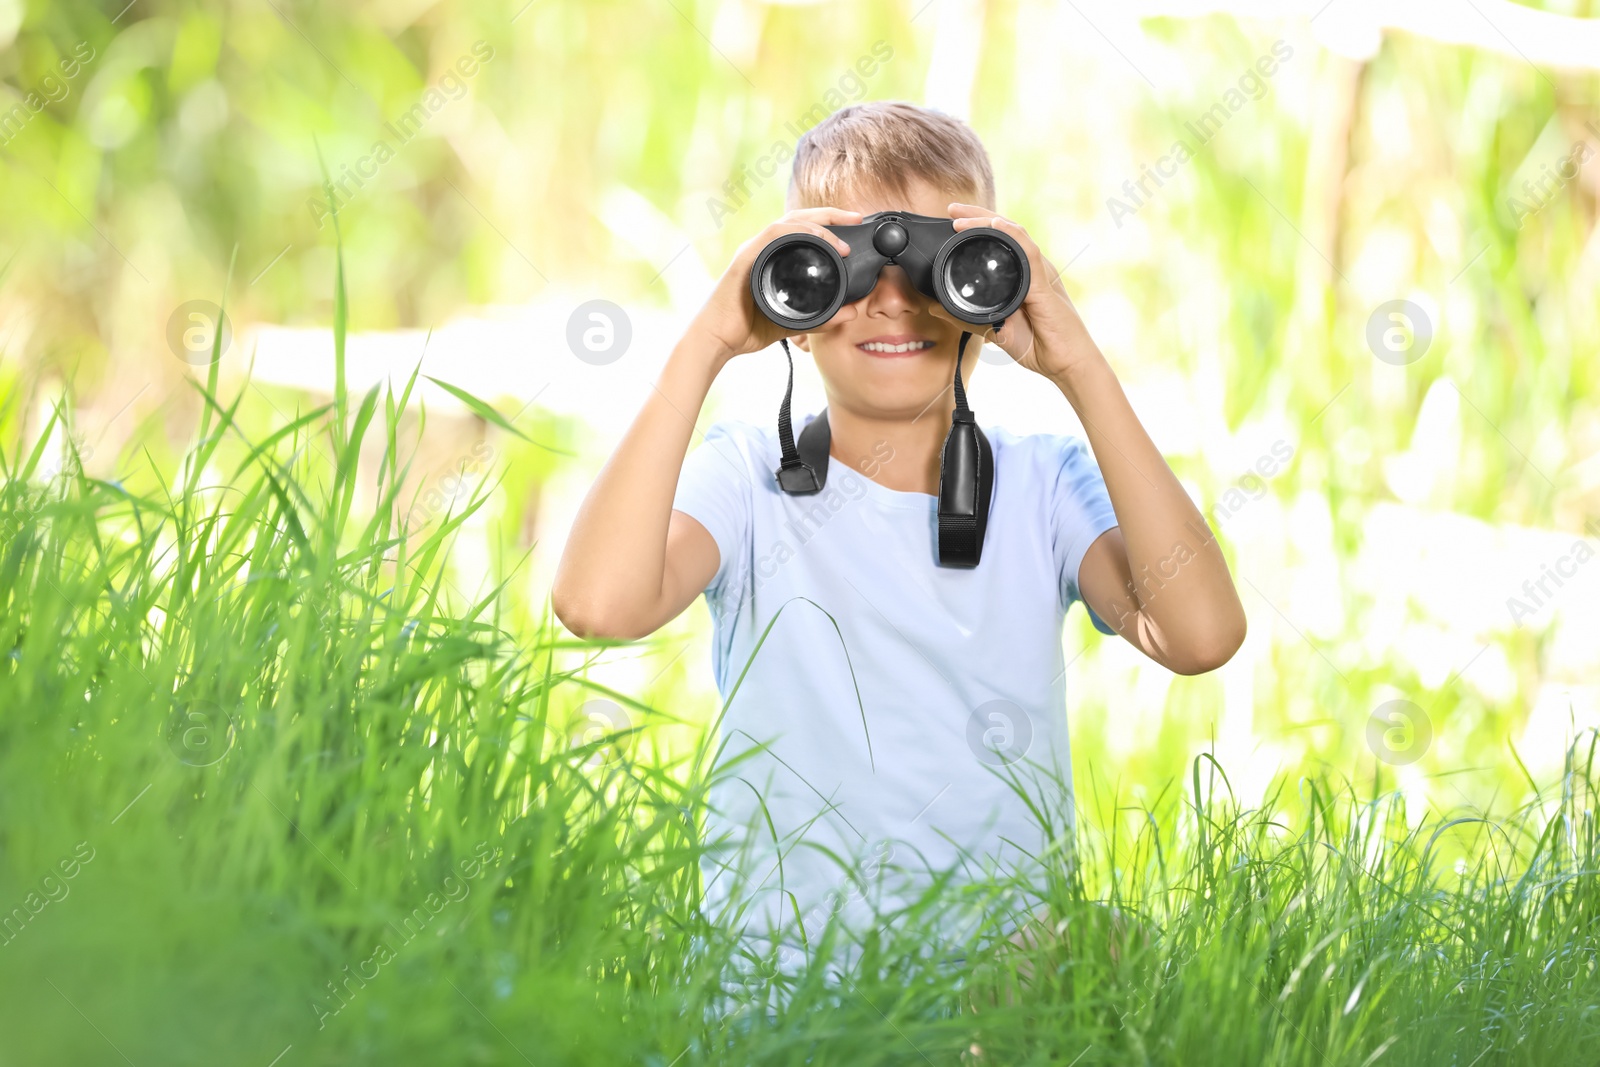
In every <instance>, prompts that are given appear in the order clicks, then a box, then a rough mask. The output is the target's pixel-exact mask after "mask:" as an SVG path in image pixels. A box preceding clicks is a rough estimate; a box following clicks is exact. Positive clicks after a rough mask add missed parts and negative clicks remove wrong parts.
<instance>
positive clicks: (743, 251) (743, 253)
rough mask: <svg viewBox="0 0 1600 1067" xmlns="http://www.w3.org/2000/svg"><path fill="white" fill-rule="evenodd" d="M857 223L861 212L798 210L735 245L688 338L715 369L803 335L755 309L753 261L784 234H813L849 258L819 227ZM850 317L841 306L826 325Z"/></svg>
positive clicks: (852, 313)
mask: <svg viewBox="0 0 1600 1067" xmlns="http://www.w3.org/2000/svg"><path fill="white" fill-rule="evenodd" d="M860 221H861V213H860V212H857V211H843V210H841V209H839V208H832V207H814V208H801V209H800V210H798V211H791V212H789V213H788V214H786V215H784V216H783V218H781V219H779V220H778V221H777V222H774V223H773V224H772V225H770V226H768V227H767V228H766V229H764V230H762V231H761V232H760V233H758V234H756V235H755V236H754V237H752V238H750V240H748V241H746V242H745V243H744V244H742V245H740V246H739V251H737V252H736V253H734V256H733V262H732V263H730V264H728V269H727V270H726V271H725V272H723V275H722V278H721V279H720V280H719V281H718V282H717V287H716V289H715V290H713V291H712V293H711V298H710V299H709V300H707V301H706V306H705V307H703V308H701V309H700V313H699V314H697V315H696V316H695V317H694V322H693V323H691V324H690V326H689V333H690V334H693V335H696V336H698V337H700V338H701V339H702V340H704V341H705V342H706V343H708V344H709V345H711V346H712V348H713V349H714V350H715V352H716V353H717V357H718V361H719V362H718V366H719V367H720V366H721V364H722V363H726V362H727V361H728V360H730V359H732V358H733V357H734V356H739V355H743V354H744V353H746V352H757V351H760V350H761V349H763V348H766V347H767V346H768V345H770V344H772V343H774V342H775V341H777V340H779V339H780V338H784V337H793V336H795V335H796V334H798V333H801V332H803V331H800V330H786V329H784V328H783V327H781V326H779V325H778V324H777V323H775V322H772V321H771V320H770V319H768V318H767V317H766V316H765V315H763V314H761V313H760V312H759V311H757V310H756V303H755V300H754V299H753V298H752V297H751V296H750V268H751V267H752V266H753V265H754V264H755V261H756V256H758V255H760V254H761V250H762V249H763V248H765V247H767V245H769V244H771V243H772V242H773V241H774V240H776V239H777V238H779V237H781V236H783V235H784V234H786V233H810V234H815V235H816V236H818V237H820V238H822V239H823V240H824V241H827V242H828V243H829V244H831V245H833V247H834V248H836V249H838V250H839V254H840V255H841V256H848V255H849V254H850V246H849V245H847V244H845V243H844V241H843V240H841V239H840V238H838V237H836V236H834V235H833V233H832V232H831V231H829V230H826V229H824V228H823V227H824V226H826V225H831V224H842V225H846V226H850V225H854V224H855V223H858V222H860ZM855 314H856V312H855V308H854V307H853V306H852V305H846V306H844V307H842V308H840V309H839V313H838V314H837V315H835V316H834V317H833V318H832V319H831V320H829V321H830V322H832V323H838V322H845V321H848V320H849V319H853V318H855Z"/></svg>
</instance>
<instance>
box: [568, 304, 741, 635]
mask: <svg viewBox="0 0 1600 1067" xmlns="http://www.w3.org/2000/svg"><path fill="white" fill-rule="evenodd" d="M724 362H725V357H724V356H723V355H722V353H721V352H719V351H718V349H717V347H716V346H715V345H714V344H713V343H710V342H708V341H705V340H703V339H701V338H700V337H698V336H697V335H694V334H689V335H686V336H685V337H684V338H683V339H682V340H681V341H679V342H678V344H677V345H676V346H675V347H674V348H673V350H672V354H671V355H670V356H668V358H667V362H666V365H665V367H663V369H662V372H661V377H660V378H659V379H658V380H657V382H656V383H655V385H654V387H653V389H652V390H651V392H650V395H649V396H648V397H647V398H646V400H645V402H644V406H643V407H642V408H641V409H640V410H639V414H638V415H637V416H635V418H634V420H633V424H632V425H631V426H629V427H628V431H627V433H626V434H624V435H623V437H622V440H621V442H620V443H619V444H618V445H617V449H616V451H615V452H613V453H612V455H611V458H610V459H609V460H607V461H606V465H605V467H604V468H602V470H601V471H600V475H599V477H597V478H596V479H595V482H594V485H593V486H592V487H590V489H589V493H588V495H587V496H585V497H584V501H583V504H582V506H581V507H580V508H579V509H578V514H577V517H576V518H575V519H574V520H573V524H572V532H571V534H570V535H569V536H568V538H567V544H566V548H565V550H564V551H563V552H562V555H561V562H560V565H559V566H558V568H557V571H556V577H555V583H554V585H553V586H552V590H551V595H552V600H553V602H554V604H555V610H556V614H557V615H558V616H559V617H560V618H561V619H562V621H563V622H565V623H567V625H568V627H569V628H573V627H574V626H575V625H577V626H579V627H581V628H582V629H585V630H604V629H607V628H609V627H610V625H611V622H610V621H611V620H618V619H624V620H625V619H629V618H634V617H639V616H642V615H646V614H649V613H650V609H651V608H652V607H653V606H654V605H655V604H656V602H657V601H658V600H659V599H660V597H661V595H662V587H663V577H664V575H665V571H666V553H667V528H668V524H669V523H670V521H671V517H672V500H673V495H674V493H675V492H676V489H677V484H678V475H679V473H680V472H681V471H682V468H683V460H684V456H685V455H686V454H687V453H688V450H689V442H690V439H691V437H692V436H693V434H694V425H695V419H696V418H697V417H698V416H699V414H700V409H701V407H702V406H703V405H704V404H705V399H706V395H707V394H708V393H709V392H710V390H711V383H712V382H713V381H714V380H715V379H716V376H717V372H718V371H719V370H720V369H721V367H722V364H723V363H724Z"/></svg>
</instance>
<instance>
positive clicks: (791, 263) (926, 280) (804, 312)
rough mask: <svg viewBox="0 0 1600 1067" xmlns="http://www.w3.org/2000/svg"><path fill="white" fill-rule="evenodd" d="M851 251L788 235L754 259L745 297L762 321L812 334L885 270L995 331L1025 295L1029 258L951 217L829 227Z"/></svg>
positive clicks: (878, 218) (873, 218) (1011, 242)
mask: <svg viewBox="0 0 1600 1067" xmlns="http://www.w3.org/2000/svg"><path fill="white" fill-rule="evenodd" d="M827 229H829V230H831V231H832V232H833V233H835V234H837V235H838V236H839V237H840V238H842V239H843V240H844V243H845V244H847V245H849V246H850V255H849V256H841V255H840V254H839V252H838V250H837V249H835V248H834V247H833V245H832V244H830V243H829V242H827V241H824V240H823V239H822V238H820V237H818V236H816V235H815V234H810V233H787V234H784V235H783V236H782V237H779V238H778V239H777V240H775V241H773V242H772V243H771V244H769V245H767V247H766V248H763V249H762V250H761V253H760V254H759V255H758V256H756V261H755V265H754V266H753V267H752V268H751V271H750V292H751V295H752V296H754V297H755V302H756V308H757V309H758V310H759V311H760V312H761V313H762V314H763V315H765V316H766V317H767V318H769V319H771V320H772V321H773V322H775V323H777V324H778V325H779V326H784V327H787V328H789V329H792V330H795V331H796V332H800V331H804V330H812V329H815V328H816V327H818V326H821V325H822V324H823V323H825V322H827V321H828V320H829V319H831V318H833V316H834V315H836V314H837V313H838V311H839V309H840V308H842V307H844V306H845V305H846V304H851V303H854V302H855V301H857V300H860V299H861V298H862V297H864V296H866V295H867V294H868V293H870V292H872V290H873V287H875V286H876V285H877V284H878V275H879V273H880V272H881V271H882V270H883V268H884V267H885V266H888V265H889V264H891V263H892V264H894V265H895V266H897V267H899V268H900V269H902V270H904V271H905V272H906V275H907V277H909V278H910V280H911V284H912V285H913V286H914V287H915V288H916V290H917V292H919V293H921V294H922V295H923V296H926V297H928V298H930V299H932V300H937V301H938V302H939V303H940V304H941V305H943V306H944V309H945V310H946V311H948V312H949V313H950V314H951V315H952V316H954V317H955V318H957V319H959V320H961V321H962V322H968V323H971V324H973V325H974V326H998V325H999V324H1000V323H1001V322H1003V321H1005V318H1006V316H1007V315H1010V314H1011V313H1012V312H1013V311H1016V310H1017V308H1019V307H1021V306H1022V300H1023V298H1024V297H1025V296H1027V295H1028V284H1029V276H1028V257H1027V256H1026V255H1025V254H1024V253H1023V251H1022V246H1021V245H1019V244H1017V242H1016V240H1015V239H1013V238H1012V237H1011V235H1010V234H1007V233H1003V232H1002V231H1000V230H997V229H994V228H993V227H989V226H977V227H973V228H972V229H970V230H962V231H961V232H960V233H957V232H956V228H955V223H954V221H953V220H951V219H937V218H932V217H930V216H928V215H912V214H909V213H906V212H900V211H880V212H878V213H877V214H875V215H868V216H867V217H866V218H865V219H864V220H862V221H861V222H860V223H858V224H856V225H854V226H829V227H827Z"/></svg>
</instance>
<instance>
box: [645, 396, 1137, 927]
mask: <svg viewBox="0 0 1600 1067" xmlns="http://www.w3.org/2000/svg"><path fill="white" fill-rule="evenodd" d="M807 421H809V420H807ZM985 432H986V433H987V434H988V437H989V441H990V443H991V445H992V446H993V448H994V459H995V479H994V496H993V497H992V503H991V507H990V513H989V525H988V534H987V537H986V539H985V543H984V547H983V557H982V558H983V561H982V563H981V564H979V566H978V567H976V568H972V569H966V568H953V567H940V566H939V565H938V563H937V558H938V557H937V529H938V525H937V524H938V504H937V498H936V497H934V496H931V495H929V494H927V493H908V492H900V491H897V490H893V489H888V488H885V487H884V486H882V485H879V484H878V483H877V482H874V481H873V480H872V479H871V478H869V477H867V476H866V473H863V472H861V471H856V470H852V469H851V468H850V467H849V466H847V465H845V464H844V463H843V462H841V461H840V460H838V459H836V458H832V457H830V461H829V467H828V479H827V486H826V488H824V489H823V491H822V492H821V493H818V494H815V495H812V496H790V495H788V494H785V493H783V492H781V491H780V490H779V489H778V486H777V484H776V482H775V480H774V478H773V470H774V469H775V468H776V467H777V466H778V460H779V447H778V440H777V435H776V433H775V432H773V431H771V430H768V429H765V428H760V427H756V426H753V425H750V424H748V423H741V422H722V423H717V424H715V425H714V426H713V427H712V428H711V431H710V432H709V433H708V434H707V435H706V438H705V442H704V443H703V444H702V445H701V446H700V447H698V448H696V449H694V450H693V451H692V452H691V453H690V454H689V456H688V457H687V458H686V460H685V462H684V466H683V471H682V474H681V475H680V477H679V479H678V487H677V493H676V497H675V499H674V501H673V507H674V509H675V510H678V511H681V512H684V513H685V514H687V515H689V516H691V517H693V518H694V519H696V520H698V521H699V522H700V524H701V525H703V526H704V527H705V528H706V529H707V530H708V531H709V532H710V534H711V536H712V537H713V538H714V539H715V540H716V543H717V548H718V551H719V552H720V554H721V561H720V564H719V566H718V568H717V572H716V575H715V576H714V577H713V578H712V580H711V583H710V585H708V586H707V587H706V590H705V596H706V602H707V604H708V606H709V607H710V609H711V615H712V618H713V620H714V622H715V634H714V638H713V641H714V644H713V665H714V669H715V672H716V679H717V687H718V689H719V690H720V692H721V694H722V698H723V701H724V704H725V709H724V712H723V718H722V721H721V730H720V741H721V746H722V747H721V749H720V750H719V753H718V757H717V767H718V768H719V769H718V773H717V775H716V778H715V781H714V783H713V785H712V787H711V791H710V803H711V809H712V811H711V813H710V815H709V816H708V818H707V824H706V836H705V840H706V843H707V845H708V847H709V848H710V849H712V850H713V854H712V856H711V858H710V859H708V861H707V862H706V863H705V864H704V866H703V875H704V879H705V886H706V890H705V892H706V898H705V899H706V905H707V908H708V913H709V914H710V915H711V916H712V917H713V918H714V919H717V920H718V921H721V922H725V923H735V924H737V926H738V927H739V928H740V929H741V930H742V932H743V933H744V934H745V936H747V937H755V938H763V937H769V936H771V935H772V934H773V933H775V932H777V931H779V930H787V931H788V934H787V936H785V937H784V938H783V939H782V940H781V941H780V944H790V945H792V944H794V943H795V942H794V940H793V926H794V924H795V923H796V920H798V921H799V923H800V924H802V925H803V926H804V928H805V936H806V937H807V938H814V937H815V936H816V933H817V931H818V930H819V929H820V928H821V927H822V925H823V924H825V923H826V922H827V920H828V919H829V918H830V917H831V916H832V915H833V914H835V913H838V915H839V916H840V918H841V919H842V920H843V921H844V922H845V923H846V924H853V923H869V922H871V921H873V915H874V910H875V909H877V910H879V911H889V910H892V909H893V908H894V907H896V906H897V905H900V904H903V903H906V902H908V901H909V900H911V899H913V898H914V896H915V895H916V892H917V891H918V889H919V888H920V887H922V886H924V885H925V884H926V880H927V877H928V876H929V875H930V874H931V873H934V872H941V871H946V870H950V869H953V868H957V867H960V868H961V870H962V875H961V876H962V877H964V878H966V879H969V880H978V879H983V878H985V877H986V872H989V873H992V872H994V871H995V870H999V869H1009V870H1017V869H1020V867H1019V864H1021V863H1022V862H1024V861H1023V857H1024V856H1025V855H1027V854H1032V855H1034V856H1038V855H1040V854H1041V851H1042V850H1043V849H1044V848H1046V847H1047V845H1048V844H1049V843H1048V842H1046V841H1045V840H1043V835H1042V834H1041V832H1040V829H1039V827H1038V824H1037V822H1036V820H1035V819H1034V818H1033V816H1032V815H1031V814H1030V813H1029V811H1028V808H1027V806H1026V804H1025V803H1024V802H1023V800H1022V799H1021V798H1020V797H1018V796H1017V794H1016V792H1015V791H1014V789H1013V785H1012V784H1011V782H1008V779H1012V780H1028V781H1031V783H1032V784H1031V786H1030V788H1031V789H1033V790H1034V791H1036V792H1042V793H1044V794H1046V795H1044V796H1042V797H1041V799H1042V800H1043V801H1045V803H1046V804H1047V806H1050V807H1052V808H1053V809H1054V810H1056V811H1058V812H1066V813H1068V815H1067V817H1068V818H1070V804H1071V795H1070V793H1071V771H1070V769H1071V762H1070V760H1069V758H1068V751H1067V718H1066V685H1065V674H1066V660H1065V658H1064V655H1063V651H1062V622H1063V619H1064V617H1065V614H1066V611H1067V609H1068V608H1069V607H1070V606H1071V604H1072V602H1073V601H1074V600H1076V599H1081V598H1080V597H1079V595H1078V585H1077V583H1078V568H1079V566H1080V564H1081V563H1082V562H1083V557H1084V553H1085V552H1087V551H1088V549H1089V546H1090V545H1091V544H1093V543H1094V541H1095V539H1096V538H1098V537H1099V536H1100V535H1101V534H1102V533H1104V532H1105V531H1106V530H1109V529H1110V528H1112V527H1113V526H1115V525H1117V517H1116V515H1115V513H1114V512H1113V511H1112V508H1111V500H1110V497H1109V496H1108V495H1107V493H1106V487H1105V481H1104V479H1103V478H1102V476H1101V473H1100V468H1099V467H1098V465H1096V463H1095V461H1094V458H1093V456H1092V454H1091V452H1090V450H1089V448H1088V446H1087V444H1086V443H1085V442H1084V441H1083V440H1082V439H1080V438H1077V437H1069V436H1051V435H1029V436H1023V437H1018V436H1015V435H1013V434H1011V433H1009V432H1007V431H1005V430H1003V429H997V428H988V427H986V428H985ZM798 435H799V428H798V427H797V428H796V436H797V437H798ZM871 462H872V463H874V464H878V463H881V464H886V465H888V464H893V463H895V462H908V461H907V460H903V459H902V460H897V459H896V458H895V457H894V456H893V454H892V452H890V450H889V449H888V446H887V445H885V446H884V447H883V448H882V449H880V451H879V453H878V455H876V456H875V458H874V459H873V460H872V461H871ZM869 469H870V468H869ZM1090 617H1091V619H1093V621H1094V624H1095V626H1096V627H1097V628H1098V629H1100V630H1101V631H1102V632H1103V633H1107V634H1110V633H1112V632H1113V631H1112V630H1111V628H1110V627H1108V626H1106V625H1105V624H1104V623H1103V622H1101V620H1099V619H1097V618H1094V616H1093V613H1092V612H1091V613H1090ZM769 627H770V629H769ZM758 646H759V650H758ZM730 696H731V698H732V699H731V701H730V699H729V698H730ZM1061 828H1062V827H1061V826H1059V825H1058V826H1057V831H1058V832H1059V830H1060V829H1061ZM1062 844H1063V843H1062V842H1057V843H1056V847H1057V848H1059V847H1062ZM992 865H998V866H992Z"/></svg>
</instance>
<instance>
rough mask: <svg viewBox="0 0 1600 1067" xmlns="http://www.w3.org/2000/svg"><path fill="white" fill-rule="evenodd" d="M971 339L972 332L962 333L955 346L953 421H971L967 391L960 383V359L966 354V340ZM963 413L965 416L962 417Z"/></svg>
mask: <svg viewBox="0 0 1600 1067" xmlns="http://www.w3.org/2000/svg"><path fill="white" fill-rule="evenodd" d="M970 340H972V334H970V333H962V335H961V342H960V344H958V345H957V346H956V385H955V388H956V410H955V417H954V421H956V422H972V421H973V418H972V409H971V408H969V407H967V391H966V389H964V388H963V387H962V385H961V361H962V360H963V359H964V358H965V357H966V355H967V342H968V341H970ZM963 415H965V416H966V418H962V416H963Z"/></svg>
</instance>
